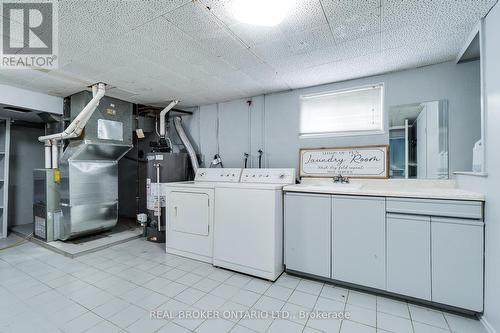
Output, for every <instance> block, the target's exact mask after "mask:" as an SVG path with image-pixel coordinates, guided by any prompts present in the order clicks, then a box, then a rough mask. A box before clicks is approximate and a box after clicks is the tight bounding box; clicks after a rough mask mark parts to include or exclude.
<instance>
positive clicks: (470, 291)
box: [431, 217, 484, 312]
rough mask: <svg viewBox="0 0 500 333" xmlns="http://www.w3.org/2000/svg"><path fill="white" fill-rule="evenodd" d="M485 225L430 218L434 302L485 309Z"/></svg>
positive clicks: (472, 308) (467, 221) (479, 309)
mask: <svg viewBox="0 0 500 333" xmlns="http://www.w3.org/2000/svg"><path fill="white" fill-rule="evenodd" d="M483 228H484V224H483V223H482V222H479V221H477V220H460V219H445V218H435V217H432V218H431V239H432V301H433V302H438V303H443V304H448V305H452V306H456V307H459V308H463V309H468V310H473V311H477V312H481V311H482V310H483V249H484V243H483V242H484V238H483V237H484V233H483Z"/></svg>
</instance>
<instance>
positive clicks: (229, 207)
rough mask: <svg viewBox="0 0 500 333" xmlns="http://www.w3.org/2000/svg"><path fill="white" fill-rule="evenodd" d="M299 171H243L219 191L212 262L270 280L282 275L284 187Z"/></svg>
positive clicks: (219, 188) (221, 185) (292, 181)
mask: <svg viewBox="0 0 500 333" xmlns="http://www.w3.org/2000/svg"><path fill="white" fill-rule="evenodd" d="M289 184H295V169H243V173H242V175H241V181H240V182H239V183H225V184H224V183H220V184H217V186H216V187H215V201H216V206H215V223H214V227H215V230H214V256H213V257H214V258H213V264H214V265H215V266H220V267H224V268H228V269H231V270H234V271H238V272H242V273H246V274H249V275H254V276H257V277H261V278H264V279H268V280H271V281H274V280H276V279H277V278H278V277H279V276H280V274H281V273H282V272H283V186H285V185H289Z"/></svg>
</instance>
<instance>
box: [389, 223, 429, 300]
mask: <svg viewBox="0 0 500 333" xmlns="http://www.w3.org/2000/svg"><path fill="white" fill-rule="evenodd" d="M430 243H431V218H430V217H429V216H419V215H402V214H387V291H390V292H394V293H398V294H403V295H407V296H411V297H415V298H420V299H425V300H428V301H430V300H431V244H430Z"/></svg>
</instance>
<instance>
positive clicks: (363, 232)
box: [332, 196, 386, 289]
mask: <svg viewBox="0 0 500 333" xmlns="http://www.w3.org/2000/svg"><path fill="white" fill-rule="evenodd" d="M332 217H333V219H332V220H333V228H332V239H333V243H332V251H333V252H332V268H333V278H334V279H336V280H340V281H345V282H350V283H355V284H359V285H363V286H367V287H372V288H377V289H385V287H386V286H385V277H386V274H385V198H377V197H354V196H353V197H347V196H334V197H333V205H332Z"/></svg>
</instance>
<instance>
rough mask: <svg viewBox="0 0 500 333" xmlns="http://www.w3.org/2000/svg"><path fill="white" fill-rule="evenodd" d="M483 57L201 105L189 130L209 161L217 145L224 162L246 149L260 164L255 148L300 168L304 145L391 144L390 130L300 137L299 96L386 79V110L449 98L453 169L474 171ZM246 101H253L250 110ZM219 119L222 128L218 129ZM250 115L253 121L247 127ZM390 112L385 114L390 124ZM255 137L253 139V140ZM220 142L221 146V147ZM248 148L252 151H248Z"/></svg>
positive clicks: (239, 158)
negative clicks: (473, 152) (378, 132)
mask: <svg viewBox="0 0 500 333" xmlns="http://www.w3.org/2000/svg"><path fill="white" fill-rule="evenodd" d="M479 72H480V69H479V62H470V63H466V64H461V65H455V64H454V63H443V64H438V65H433V66H427V67H423V68H419V69H412V70H406V71H401V72H395V73H389V74H384V75H378V76H373V77H369V78H363V79H357V80H351V81H345V82H340V83H332V84H327V85H322V86H316V87H311V88H304V89H299V90H293V91H286V92H282V93H277V94H271V95H265V96H262V95H261V96H257V97H253V98H249V99H241V100H236V101H230V102H224V103H219V104H212V105H206V106H201V107H200V108H199V110H198V111H196V112H195V115H194V117H192V119H191V120H190V126H189V127H188V130H189V131H190V134H191V136H192V137H193V139H194V141H195V142H196V145H197V147H198V148H199V149H200V150H199V151H200V152H201V154H202V155H203V159H204V161H205V162H209V161H210V160H211V159H212V157H213V155H214V154H215V153H216V152H217V151H218V150H219V151H220V154H221V156H222V158H223V160H224V166H227V167H239V166H241V165H242V163H243V153H244V152H248V153H250V154H251V157H252V163H251V166H254V167H255V166H257V150H258V149H260V148H262V149H263V150H264V152H265V166H268V167H297V165H298V150H299V148H300V147H323V146H325V147H334V146H350V145H369V144H388V142H389V136H388V134H382V135H369V136H351V137H334V138H322V139H319V138H308V139H300V138H299V136H298V133H299V97H300V95H303V94H310V93H318V92H323V91H331V90H339V89H346V88H350V87H357V86H363V85H369V84H374V83H380V82H383V83H384V84H385V110H386V112H387V110H389V109H390V107H391V106H395V105H401V104H409V103H417V102H428V101H433V100H440V99H446V100H448V105H449V115H450V116H449V123H450V128H449V130H450V153H449V155H450V160H451V161H450V169H451V170H452V171H464V170H471V168H472V146H473V144H474V142H475V141H477V140H479V138H480V110H479V108H480V84H479V80H480V75H479ZM247 100H251V101H252V106H251V108H250V110H249V108H248V105H247ZM217 119H219V131H218V133H217ZM249 119H250V121H251V126H249V123H248V122H249ZM387 120H388V119H387V117H386V119H385V121H386V124H387V123H388V122H387ZM250 141H251V142H252V143H251V144H249V142H250ZM218 146H219V149H218ZM249 150H250V151H249Z"/></svg>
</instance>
